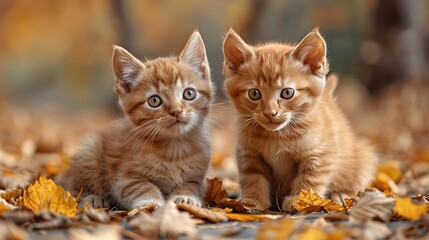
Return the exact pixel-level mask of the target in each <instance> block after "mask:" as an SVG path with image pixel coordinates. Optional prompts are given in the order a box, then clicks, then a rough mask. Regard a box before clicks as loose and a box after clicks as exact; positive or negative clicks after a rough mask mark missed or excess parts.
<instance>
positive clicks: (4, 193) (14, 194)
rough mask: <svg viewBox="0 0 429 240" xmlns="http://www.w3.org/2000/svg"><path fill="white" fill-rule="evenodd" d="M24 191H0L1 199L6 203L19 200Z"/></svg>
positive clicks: (19, 189)
mask: <svg viewBox="0 0 429 240" xmlns="http://www.w3.org/2000/svg"><path fill="white" fill-rule="evenodd" d="M21 194H22V189H21V188H11V189H7V190H0V198H3V199H4V200H6V201H9V199H13V198H17V197H19V196H21Z"/></svg>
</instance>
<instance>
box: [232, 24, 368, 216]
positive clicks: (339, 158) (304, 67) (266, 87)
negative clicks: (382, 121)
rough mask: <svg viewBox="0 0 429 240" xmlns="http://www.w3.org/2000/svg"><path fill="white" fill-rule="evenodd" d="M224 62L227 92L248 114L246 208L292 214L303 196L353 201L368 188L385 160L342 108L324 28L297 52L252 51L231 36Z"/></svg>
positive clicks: (244, 122)
mask: <svg viewBox="0 0 429 240" xmlns="http://www.w3.org/2000/svg"><path fill="white" fill-rule="evenodd" d="M224 56H225V62H224V75H225V77H226V81H225V88H226V92H227V94H228V95H229V97H230V98H231V99H232V101H233V103H234V105H235V107H236V109H237V110H238V112H239V114H240V117H239V123H240V133H239V146H238V151H237V154H238V155H237V161H238V168H239V172H240V186H241V191H242V198H243V200H244V201H245V202H248V203H251V204H254V205H255V207H256V208H257V209H260V210H265V209H268V208H269V207H275V206H279V207H280V208H282V210H284V211H288V212H291V211H293V210H294V209H293V205H292V202H293V201H294V200H295V199H296V198H297V197H298V194H299V192H300V190H301V189H313V190H315V191H316V192H318V193H319V194H320V195H321V196H324V197H331V198H334V200H335V199H336V198H337V197H338V194H335V193H340V194H341V195H342V196H343V197H346V196H349V195H355V194H356V193H357V192H358V191H360V190H364V189H365V187H367V186H368V184H369V183H370V181H371V179H372V177H373V175H374V173H375V168H376V162H377V160H376V159H377V158H376V155H375V153H374V150H373V148H372V147H371V146H370V145H369V144H368V143H367V141H365V140H364V139H361V138H358V137H357V136H356V135H355V134H354V133H353V131H352V130H351V128H350V126H349V123H348V122H347V120H346V118H345V116H344V114H343V113H342V112H341V110H340V109H339V107H338V106H337V104H336V102H335V98H334V97H333V92H334V90H335V87H336V82H337V78H336V77H335V76H331V77H329V78H328V79H326V74H327V73H328V71H329V64H328V62H327V59H326V44H325V41H324V39H323V38H322V36H321V35H320V34H319V31H318V30H317V29H315V30H313V31H312V32H310V33H309V34H308V35H307V36H306V37H305V38H304V39H303V40H302V41H301V42H300V43H299V44H298V45H296V46H290V45H285V44H279V43H268V44H264V45H258V46H250V45H248V44H246V43H245V42H244V41H243V40H242V39H241V38H240V37H239V36H238V35H237V34H236V33H235V32H234V31H233V30H230V31H229V33H228V34H227V36H226V39H225V42H224ZM287 88H288V90H284V89H287ZM291 89H293V90H291ZM254 90H257V91H258V92H256V93H255V92H254ZM282 91H285V92H283V93H282ZM292 91H294V94H292ZM282 94H284V95H282ZM282 96H283V97H282ZM291 96H292V97H291ZM289 97H290V98H289ZM252 99H253V100H252ZM337 200H338V199H337Z"/></svg>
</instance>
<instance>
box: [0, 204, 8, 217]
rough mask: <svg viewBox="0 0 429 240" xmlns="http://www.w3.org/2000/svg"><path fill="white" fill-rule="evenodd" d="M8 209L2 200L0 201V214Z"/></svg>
mask: <svg viewBox="0 0 429 240" xmlns="http://www.w3.org/2000/svg"><path fill="white" fill-rule="evenodd" d="M7 211H10V209H9V208H8V207H6V206H5V205H4V204H3V203H2V202H0V216H1V215H2V214H3V213H4V212H7Z"/></svg>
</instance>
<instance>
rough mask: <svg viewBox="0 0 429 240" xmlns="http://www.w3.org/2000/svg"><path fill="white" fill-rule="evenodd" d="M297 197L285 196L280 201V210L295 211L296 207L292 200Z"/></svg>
mask: <svg viewBox="0 0 429 240" xmlns="http://www.w3.org/2000/svg"><path fill="white" fill-rule="evenodd" d="M297 198H298V196H287V197H285V198H284V200H283V203H282V210H283V211H284V212H288V213H295V212H296V209H295V207H294V206H293V202H294V201H295V200H296V199H297Z"/></svg>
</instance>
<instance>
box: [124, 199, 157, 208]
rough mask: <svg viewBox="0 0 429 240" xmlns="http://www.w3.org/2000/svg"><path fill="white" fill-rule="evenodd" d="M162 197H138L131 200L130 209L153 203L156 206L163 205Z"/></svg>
mask: <svg viewBox="0 0 429 240" xmlns="http://www.w3.org/2000/svg"><path fill="white" fill-rule="evenodd" d="M164 203H165V201H164V199H156V198H140V199H136V200H134V201H133V203H132V204H131V209H135V208H139V207H144V206H151V205H155V206H156V207H157V208H159V207H162V206H164Z"/></svg>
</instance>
